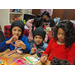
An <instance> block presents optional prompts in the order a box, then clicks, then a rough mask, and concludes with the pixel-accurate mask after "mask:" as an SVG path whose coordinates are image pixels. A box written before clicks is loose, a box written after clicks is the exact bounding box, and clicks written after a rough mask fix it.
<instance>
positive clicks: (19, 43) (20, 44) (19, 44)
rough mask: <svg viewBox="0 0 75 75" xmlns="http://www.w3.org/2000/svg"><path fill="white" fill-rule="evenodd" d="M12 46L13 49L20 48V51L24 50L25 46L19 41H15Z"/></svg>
mask: <svg viewBox="0 0 75 75" xmlns="http://www.w3.org/2000/svg"><path fill="white" fill-rule="evenodd" d="M12 45H13V46H15V47H22V49H26V45H25V44H24V43H23V42H22V41H20V40H17V41H16V42H15V44H12Z"/></svg>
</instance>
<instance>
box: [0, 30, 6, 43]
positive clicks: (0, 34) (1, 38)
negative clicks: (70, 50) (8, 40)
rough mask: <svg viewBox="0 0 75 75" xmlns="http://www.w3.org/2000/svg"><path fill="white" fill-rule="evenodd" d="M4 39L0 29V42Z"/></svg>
mask: <svg viewBox="0 0 75 75" xmlns="http://www.w3.org/2000/svg"><path fill="white" fill-rule="evenodd" d="M4 39H5V36H4V33H3V31H2V30H0V42H3V41H4Z"/></svg>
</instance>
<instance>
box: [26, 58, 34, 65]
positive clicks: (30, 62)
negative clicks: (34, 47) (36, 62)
mask: <svg viewBox="0 0 75 75" xmlns="http://www.w3.org/2000/svg"><path fill="white" fill-rule="evenodd" d="M25 59H26V60H28V61H29V62H30V63H31V64H33V62H32V61H30V60H29V59H28V58H27V57H25Z"/></svg>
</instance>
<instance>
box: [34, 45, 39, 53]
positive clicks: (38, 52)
mask: <svg viewBox="0 0 75 75" xmlns="http://www.w3.org/2000/svg"><path fill="white" fill-rule="evenodd" d="M33 47H34V48H36V46H35V45H34V44H33ZM36 51H37V52H38V53H39V51H38V50H37V48H36Z"/></svg>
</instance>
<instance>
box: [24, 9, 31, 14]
mask: <svg viewBox="0 0 75 75" xmlns="http://www.w3.org/2000/svg"><path fill="white" fill-rule="evenodd" d="M28 10H30V13H31V14H32V9H24V14H27V13H28Z"/></svg>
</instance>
